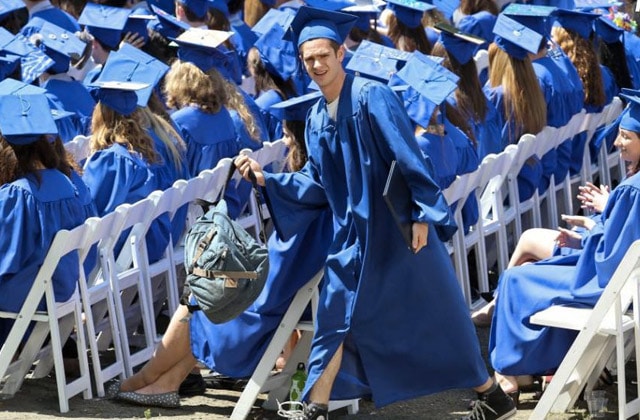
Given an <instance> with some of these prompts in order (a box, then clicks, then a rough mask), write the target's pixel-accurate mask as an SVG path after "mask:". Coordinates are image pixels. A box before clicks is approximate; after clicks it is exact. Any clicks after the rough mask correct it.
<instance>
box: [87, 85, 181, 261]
mask: <svg viewBox="0 0 640 420" xmlns="http://www.w3.org/2000/svg"><path fill="white" fill-rule="evenodd" d="M109 73H111V72H109ZM109 73H105V72H103V73H102V74H101V75H100V78H99V79H98V80H97V81H96V82H95V83H96V84H95V85H94V87H95V88H94V89H93V90H92V91H91V94H92V95H93V97H94V98H95V99H96V100H97V102H98V103H97V104H96V108H95V110H94V112H93V119H92V124H91V132H92V134H91V140H90V149H91V155H90V156H89V158H88V159H87V162H86V164H85V167H84V174H83V179H84V181H85V182H86V183H87V185H88V186H89V188H90V189H91V194H92V196H93V198H94V201H95V203H96V207H97V208H98V214H99V215H100V216H103V215H105V214H107V213H110V212H112V211H113V210H115V208H116V207H118V206H119V205H120V204H123V203H135V202H137V201H139V200H142V199H144V198H146V197H147V196H148V195H149V194H150V193H151V192H153V191H155V190H158V189H160V183H159V180H158V177H156V175H155V174H154V170H153V165H154V164H157V163H159V162H160V155H159V153H158V151H157V150H156V148H155V145H154V141H153V139H152V137H151V136H150V135H149V133H148V132H147V131H146V130H145V127H143V125H142V123H141V120H142V116H141V112H142V111H140V110H139V109H138V97H137V95H136V93H135V91H136V90H138V89H141V88H144V87H146V86H147V85H145V84H141V83H136V82H125V81H122V80H119V79H118V78H117V77H116V75H113V77H112V75H111V74H109ZM114 73H115V72H114ZM170 231H171V225H170V222H169V217H168V216H167V215H162V216H160V217H158V218H157V219H156V220H154V221H153V222H152V223H151V226H150V227H149V230H148V232H147V234H146V244H147V254H148V257H149V262H150V263H153V262H156V261H158V260H159V259H160V258H161V257H162V255H163V254H164V251H165V250H166V247H167V244H168V243H169V235H170V233H169V232H170ZM127 235H128V232H123V234H122V235H121V236H120V239H119V240H118V243H117V244H116V249H115V253H116V255H117V254H118V253H119V251H120V250H121V249H122V246H123V245H124V241H125V239H126V238H127Z"/></svg>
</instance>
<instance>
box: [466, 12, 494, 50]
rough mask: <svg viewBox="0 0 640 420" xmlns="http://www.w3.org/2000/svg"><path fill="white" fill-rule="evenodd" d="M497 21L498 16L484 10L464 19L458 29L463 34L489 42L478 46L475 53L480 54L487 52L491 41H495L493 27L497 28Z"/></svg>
mask: <svg viewBox="0 0 640 420" xmlns="http://www.w3.org/2000/svg"><path fill="white" fill-rule="evenodd" d="M497 19H498V17H497V16H495V15H492V14H491V13H489V12H487V11H484V10H483V11H481V12H478V13H474V14H472V15H467V16H465V17H463V18H462V19H460V21H459V22H458V24H457V25H456V27H457V28H458V29H460V30H461V31H463V32H467V33H470V34H472V35H475V36H479V37H480V38H482V39H485V40H487V42H486V43H484V44H480V45H479V46H478V48H477V49H476V51H475V52H478V50H486V49H487V48H488V47H489V43H490V41H491V40H493V36H494V35H493V27H494V26H495V24H496V20H497Z"/></svg>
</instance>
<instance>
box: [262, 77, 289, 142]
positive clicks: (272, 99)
mask: <svg viewBox="0 0 640 420" xmlns="http://www.w3.org/2000/svg"><path fill="white" fill-rule="evenodd" d="M282 101H283V99H282V97H281V96H280V94H279V93H278V92H277V91H276V90H274V89H270V90H268V91H266V92H262V93H260V96H258V97H257V98H256V104H257V105H258V106H259V107H260V111H261V113H262V118H263V119H264V121H265V123H266V125H267V130H268V131H267V136H266V138H267V139H268V140H269V141H275V140H278V139H280V138H282V120H281V119H280V118H278V117H276V116H275V115H274V114H272V113H271V111H270V108H271V106H272V105H275V104H277V103H279V102H282Z"/></svg>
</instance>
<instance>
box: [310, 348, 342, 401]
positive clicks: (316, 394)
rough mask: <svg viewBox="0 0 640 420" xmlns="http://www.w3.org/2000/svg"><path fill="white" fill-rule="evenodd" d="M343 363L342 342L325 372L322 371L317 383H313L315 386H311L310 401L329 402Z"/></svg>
mask: <svg viewBox="0 0 640 420" xmlns="http://www.w3.org/2000/svg"><path fill="white" fill-rule="evenodd" d="M341 363H342V344H340V346H339V347H338V349H337V350H336V352H335V354H334V355H333V357H332V358H331V360H330V361H329V364H327V367H326V368H325V370H324V372H322V375H320V377H319V378H318V380H317V381H316V383H315V384H314V385H313V388H311V392H309V401H311V402H314V403H318V404H329V397H330V395H331V388H332V387H333V382H334V381H335V380H336V376H337V375H338V371H339V370H340V364H341Z"/></svg>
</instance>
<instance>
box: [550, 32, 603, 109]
mask: <svg viewBox="0 0 640 420" xmlns="http://www.w3.org/2000/svg"><path fill="white" fill-rule="evenodd" d="M551 34H552V36H553V38H554V40H555V41H556V42H557V43H558V45H560V48H562V51H564V52H565V54H567V56H568V57H569V59H570V60H571V62H572V63H573V65H574V66H575V68H576V70H577V71H578V75H579V76H580V80H581V81H582V87H583V88H584V103H585V104H588V105H593V106H604V105H605V102H606V101H607V96H606V94H605V91H604V84H603V81H602V70H601V69H600V62H599V61H598V56H597V54H596V51H595V49H594V48H593V44H592V43H591V41H589V40H586V39H584V38H582V37H581V36H580V35H579V34H578V33H577V32H576V31H573V30H571V29H567V28H563V27H561V26H554V27H553V29H552V30H551Z"/></svg>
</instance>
